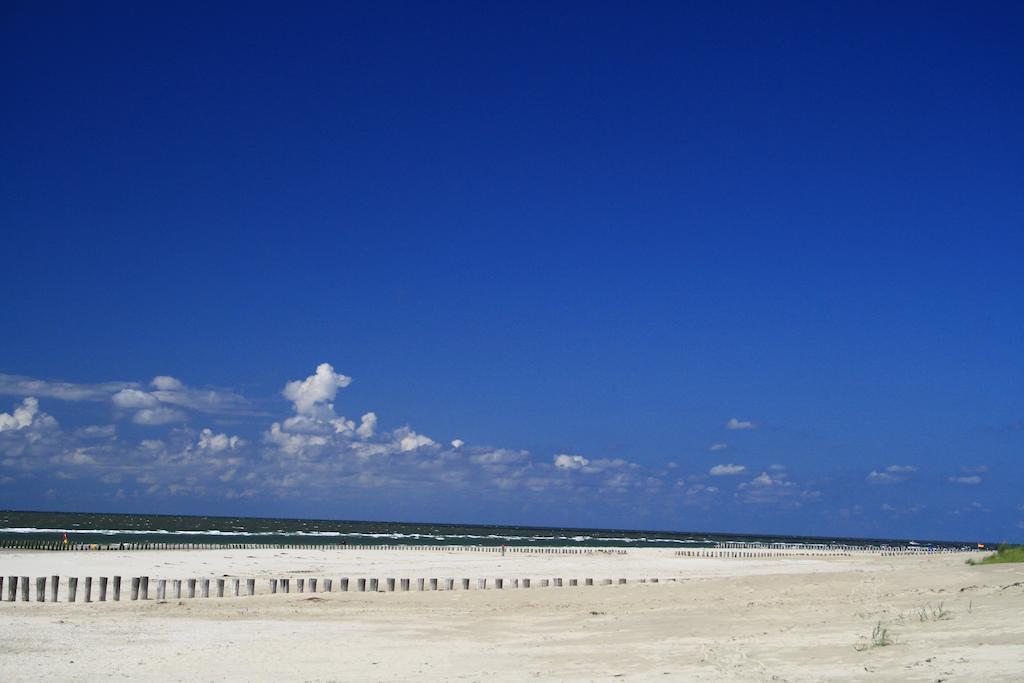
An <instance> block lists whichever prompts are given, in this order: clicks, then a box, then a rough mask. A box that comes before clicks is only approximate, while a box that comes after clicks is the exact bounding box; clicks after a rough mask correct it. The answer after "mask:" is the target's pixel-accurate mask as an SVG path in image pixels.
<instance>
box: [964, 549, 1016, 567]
mask: <svg viewBox="0 0 1024 683" xmlns="http://www.w3.org/2000/svg"><path fill="white" fill-rule="evenodd" d="M1003 562H1024V545H1006V544H1003V545H1001V546H999V547H998V548H997V549H996V551H995V552H994V553H992V554H991V555H989V556H988V557H983V558H981V559H980V560H967V564H1001V563H1003Z"/></svg>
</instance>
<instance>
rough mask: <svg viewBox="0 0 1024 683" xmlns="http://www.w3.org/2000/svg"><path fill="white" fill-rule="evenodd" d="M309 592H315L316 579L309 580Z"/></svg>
mask: <svg viewBox="0 0 1024 683" xmlns="http://www.w3.org/2000/svg"><path fill="white" fill-rule="evenodd" d="M309 592H310V593H316V579H310V580H309Z"/></svg>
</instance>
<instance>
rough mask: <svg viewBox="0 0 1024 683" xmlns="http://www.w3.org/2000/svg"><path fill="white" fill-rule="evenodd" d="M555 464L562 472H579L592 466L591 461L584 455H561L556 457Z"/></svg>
mask: <svg viewBox="0 0 1024 683" xmlns="http://www.w3.org/2000/svg"><path fill="white" fill-rule="evenodd" d="M553 459H554V464H555V467H557V468H558V469H560V470H578V469H582V468H584V467H586V466H587V465H589V464H590V461H589V460H587V459H586V458H584V457H583V456H582V455H568V454H565V453H561V454H559V455H556V456H554V458H553Z"/></svg>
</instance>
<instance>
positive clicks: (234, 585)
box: [231, 579, 242, 598]
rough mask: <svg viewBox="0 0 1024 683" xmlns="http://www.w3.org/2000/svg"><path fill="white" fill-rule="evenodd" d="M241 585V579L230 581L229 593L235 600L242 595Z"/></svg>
mask: <svg viewBox="0 0 1024 683" xmlns="http://www.w3.org/2000/svg"><path fill="white" fill-rule="evenodd" d="M241 583H242V581H241V579H231V592H232V593H233V594H234V596H235V597H236V598H237V597H238V596H239V595H241V594H242V586H241Z"/></svg>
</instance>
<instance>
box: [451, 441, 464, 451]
mask: <svg viewBox="0 0 1024 683" xmlns="http://www.w3.org/2000/svg"><path fill="white" fill-rule="evenodd" d="M465 445H466V442H465V441H463V440H462V439H452V448H454V449H455V450H459V449H460V448H462V447H463V446H465Z"/></svg>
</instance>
